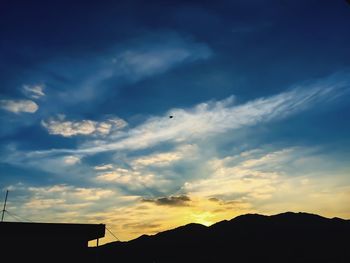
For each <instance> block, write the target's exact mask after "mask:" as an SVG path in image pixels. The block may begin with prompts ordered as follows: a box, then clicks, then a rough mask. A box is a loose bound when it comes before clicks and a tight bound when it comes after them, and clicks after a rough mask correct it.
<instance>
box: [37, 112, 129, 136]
mask: <svg viewBox="0 0 350 263" xmlns="http://www.w3.org/2000/svg"><path fill="white" fill-rule="evenodd" d="M41 124H42V126H43V127H45V128H46V129H47V130H48V132H49V134H53V135H60V136H63V137H72V136H78V135H101V136H105V135H108V134H109V133H111V132H112V131H115V130H119V129H122V128H124V127H125V126H127V123H126V122H125V121H124V120H122V119H120V118H113V119H109V120H106V121H102V122H97V121H92V120H81V121H67V120H65V116H64V115H59V116H58V118H51V119H49V120H47V121H44V120H43V121H42V122H41Z"/></svg>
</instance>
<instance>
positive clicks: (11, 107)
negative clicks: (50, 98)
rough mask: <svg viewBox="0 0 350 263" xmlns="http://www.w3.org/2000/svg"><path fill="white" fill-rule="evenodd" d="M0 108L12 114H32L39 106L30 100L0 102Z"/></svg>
mask: <svg viewBox="0 0 350 263" xmlns="http://www.w3.org/2000/svg"><path fill="white" fill-rule="evenodd" d="M0 107H1V108H2V109H4V110H7V111H10V112H13V113H21V112H26V113H34V112H36V111H37V110H38V109H39V106H38V105H37V104H36V103H35V102H34V101H31V100H0Z"/></svg>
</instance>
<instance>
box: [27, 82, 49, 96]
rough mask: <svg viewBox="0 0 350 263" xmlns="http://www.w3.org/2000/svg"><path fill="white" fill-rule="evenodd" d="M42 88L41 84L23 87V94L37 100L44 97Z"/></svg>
mask: <svg viewBox="0 0 350 263" xmlns="http://www.w3.org/2000/svg"><path fill="white" fill-rule="evenodd" d="M44 88H45V85H43V84H36V85H23V93H24V94H25V95H27V96H28V97H30V98H32V99H39V98H41V97H43V96H45V93H44Z"/></svg>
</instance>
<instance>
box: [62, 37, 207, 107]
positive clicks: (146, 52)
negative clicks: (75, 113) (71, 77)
mask: <svg viewBox="0 0 350 263" xmlns="http://www.w3.org/2000/svg"><path fill="white" fill-rule="evenodd" d="M101 56H102V57H103V60H104V61H105V63H102V64H101V63H100V61H97V62H96V61H95V63H94V61H92V62H91V63H90V64H97V65H98V66H97V67H96V68H94V71H93V72H90V74H89V77H87V78H86V79H85V80H84V81H82V83H81V84H80V85H79V88H75V89H74V90H72V91H68V92H67V96H65V100H69V101H71V103H76V102H77V101H87V100H94V99H96V98H98V97H99V96H103V95H105V96H106V94H109V90H110V89H111V88H113V90H115V89H119V88H121V87H124V86H125V85H128V84H130V83H136V82H138V81H141V80H143V79H147V78H151V77H153V76H157V75H160V74H163V73H165V72H168V71H170V70H172V69H174V68H176V67H180V66H181V65H186V64H189V63H193V62H196V61H199V60H206V59H208V58H210V57H211V56H212V51H211V49H210V48H209V47H208V45H207V44H205V43H201V42H197V41H195V40H194V39H193V38H191V37H187V36H183V35H180V34H177V33H174V32H167V31H166V32H155V33H152V34H146V35H143V36H140V37H137V38H133V39H129V40H128V41H125V42H122V43H119V44H118V45H116V46H115V47H114V48H113V49H111V50H110V51H109V52H108V54H107V55H101ZM69 74H70V73H69ZM109 82H111V83H113V87H111V86H109V85H108V83H109Z"/></svg>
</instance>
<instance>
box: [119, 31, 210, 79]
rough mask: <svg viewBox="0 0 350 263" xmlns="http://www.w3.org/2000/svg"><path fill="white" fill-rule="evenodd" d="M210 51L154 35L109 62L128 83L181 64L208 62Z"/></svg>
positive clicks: (203, 46) (201, 45) (177, 37)
mask: <svg viewBox="0 0 350 263" xmlns="http://www.w3.org/2000/svg"><path fill="white" fill-rule="evenodd" d="M211 55H212V51H211V50H210V48H209V47H208V46H207V45H206V44H204V43H199V42H195V41H193V40H192V39H190V38H185V37H183V36H180V35H178V34H175V33H165V34H159V35H157V34H153V35H152V36H148V37H145V38H144V39H142V40H140V39H138V41H136V42H134V41H131V42H130V43H128V46H127V49H126V50H123V51H119V53H118V54H117V55H116V56H114V58H113V59H112V62H113V64H114V66H115V69H116V70H117V72H118V73H119V74H120V75H122V76H124V77H128V78H129V79H130V80H133V81H135V80H139V79H141V78H145V77H149V76H152V75H155V74H160V73H163V72H166V71H168V70H169V69H171V68H173V67H175V66H177V65H179V64H182V63H189V62H194V61H196V60H202V59H208V58H209V57H210V56H211Z"/></svg>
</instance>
